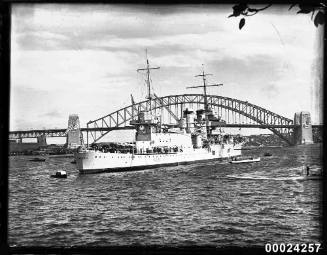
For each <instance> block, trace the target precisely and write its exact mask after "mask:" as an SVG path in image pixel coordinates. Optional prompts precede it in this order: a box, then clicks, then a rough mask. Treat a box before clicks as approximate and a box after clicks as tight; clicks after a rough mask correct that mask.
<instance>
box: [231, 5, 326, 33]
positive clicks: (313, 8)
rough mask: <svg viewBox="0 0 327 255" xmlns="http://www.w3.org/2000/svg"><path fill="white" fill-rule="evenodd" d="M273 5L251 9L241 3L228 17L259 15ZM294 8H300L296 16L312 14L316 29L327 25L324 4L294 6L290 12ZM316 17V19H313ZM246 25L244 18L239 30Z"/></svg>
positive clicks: (235, 6) (241, 20)
mask: <svg viewBox="0 0 327 255" xmlns="http://www.w3.org/2000/svg"><path fill="white" fill-rule="evenodd" d="M270 6H271V4H268V5H267V6H265V7H263V8H251V7H249V6H248V4H245V3H241V4H236V5H234V6H233V13H232V14H230V15H229V16H228V18H230V17H238V16H245V17H248V16H253V15H255V14H257V13H258V12H260V11H263V10H265V9H267V8H269V7H270ZM294 6H298V8H299V10H298V11H297V12H296V14H299V13H301V14H310V13H311V20H313V23H314V25H315V26H316V27H318V26H319V25H323V24H324V23H325V7H326V5H325V4H323V3H319V4H292V5H291V6H290V7H289V9H288V10H291V9H292V8H293V7H294ZM313 17H314V18H313ZM244 25H245V18H244V17H242V18H241V19H240V22H239V29H242V28H243V27H244Z"/></svg>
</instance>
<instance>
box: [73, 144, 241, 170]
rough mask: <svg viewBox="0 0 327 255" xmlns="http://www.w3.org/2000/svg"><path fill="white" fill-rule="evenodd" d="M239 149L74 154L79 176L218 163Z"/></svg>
mask: <svg viewBox="0 0 327 255" xmlns="http://www.w3.org/2000/svg"><path fill="white" fill-rule="evenodd" d="M240 153H241V151H240V149H238V150H235V148H234V147H233V146H225V148H214V149H212V150H210V151H208V150H207V149H195V150H192V151H188V152H184V153H167V154H135V155H134V154H130V153H127V154H126V153H125V154H123V153H104V152H99V151H86V152H79V153H76V155H75V159H76V165H77V169H78V170H79V172H80V173H81V174H89V173H90V174H91V173H100V172H125V171H137V170H144V169H151V168H159V167H165V166H177V165H186V164H193V163H199V162H208V161H219V160H223V159H224V158H229V157H232V156H238V155H240Z"/></svg>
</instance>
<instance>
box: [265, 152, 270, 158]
mask: <svg viewBox="0 0 327 255" xmlns="http://www.w3.org/2000/svg"><path fill="white" fill-rule="evenodd" d="M263 156H265V157H270V156H272V154H271V153H270V152H265V154H263Z"/></svg>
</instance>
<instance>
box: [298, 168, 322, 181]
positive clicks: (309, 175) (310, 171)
mask: <svg viewBox="0 0 327 255" xmlns="http://www.w3.org/2000/svg"><path fill="white" fill-rule="evenodd" d="M301 177H302V178H301V180H321V179H322V171H321V169H320V168H312V167H309V166H306V167H304V168H303V169H302V176H301Z"/></svg>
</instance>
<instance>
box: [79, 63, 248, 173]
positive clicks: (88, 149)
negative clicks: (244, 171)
mask: <svg viewBox="0 0 327 255" xmlns="http://www.w3.org/2000/svg"><path fill="white" fill-rule="evenodd" d="M152 69H159V67H155V68H153V67H150V65H149V60H148V58H146V68H143V69H137V71H146V75H147V76H146V77H147V79H146V83H147V89H148V95H147V99H149V100H152V99H153V98H155V97H157V95H156V94H155V93H153V94H152V93H151V90H150V70H152ZM207 75H211V74H206V73H205V72H204V70H203V71H202V73H201V74H199V75H196V77H201V78H202V81H203V85H201V86H194V87H188V88H203V93H204V109H199V110H196V111H194V110H193V109H190V108H185V109H183V114H182V118H180V119H179V120H178V123H177V124H176V125H168V124H167V125H165V124H164V123H161V120H160V118H158V116H154V115H153V114H152V112H151V103H150V104H149V109H147V110H146V111H143V112H142V111H139V113H138V115H137V116H136V119H135V120H132V121H130V125H133V126H134V127H135V130H136V133H135V142H134V143H133V146H132V148H130V149H129V150H125V151H124V150H119V149H116V150H115V151H113V150H110V151H108V150H104V149H99V148H94V147H93V148H92V146H89V145H86V146H81V147H80V148H78V150H77V152H76V153H75V160H76V166H77V169H78V170H79V172H80V173H81V174H88V173H99V172H115V171H133V170H143V169H149V168H158V167H163V166H176V165H182V164H191V163H196V162H205V161H214V160H223V159H230V158H232V157H235V156H239V155H241V147H242V141H239V140H236V139H234V137H233V136H232V135H228V134H225V133H224V132H223V131H222V128H221V126H219V123H222V124H223V123H224V121H223V120H222V119H221V118H220V117H219V116H218V115H215V114H214V113H213V111H212V109H210V107H209V105H208V101H207V87H209V86H221V85H222V84H213V85H208V84H207V81H206V76H207ZM217 127H218V128H217ZM217 129H218V131H217Z"/></svg>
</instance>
